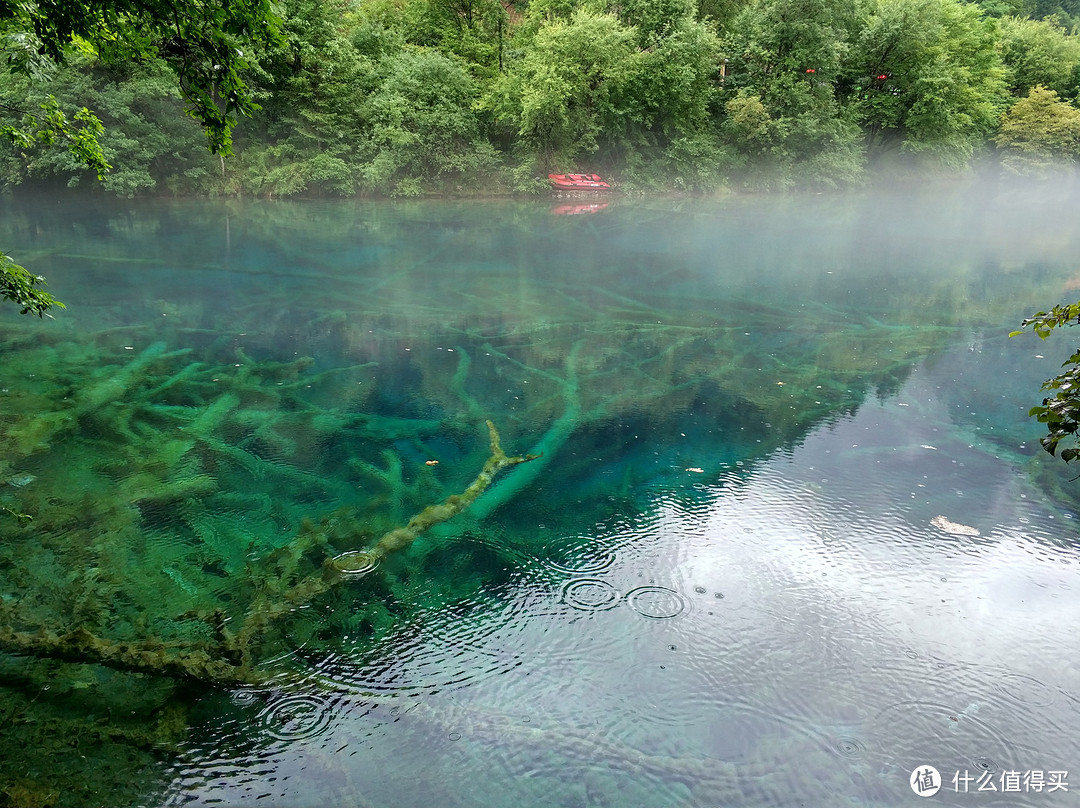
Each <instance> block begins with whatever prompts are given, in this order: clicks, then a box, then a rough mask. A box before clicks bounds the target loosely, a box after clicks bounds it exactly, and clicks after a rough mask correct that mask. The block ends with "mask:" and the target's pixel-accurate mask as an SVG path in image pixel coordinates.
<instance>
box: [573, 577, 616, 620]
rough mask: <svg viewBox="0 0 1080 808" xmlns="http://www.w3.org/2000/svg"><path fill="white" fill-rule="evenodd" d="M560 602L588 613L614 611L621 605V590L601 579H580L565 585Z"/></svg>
mask: <svg viewBox="0 0 1080 808" xmlns="http://www.w3.org/2000/svg"><path fill="white" fill-rule="evenodd" d="M560 600H561V601H562V602H563V603H565V604H566V605H567V606H570V607H571V608H574V609H580V610H582V611H586V612H595V611H602V610H604V609H612V608H614V607H616V606H618V605H619V601H620V600H621V596H620V595H619V590H618V589H616V588H615V587H614V586H612V585H611V584H609V583H608V582H607V581H603V580H601V579H599V578H578V579H576V580H573V581H568V582H567V583H566V584H564V585H563V588H562V592H561V595H560Z"/></svg>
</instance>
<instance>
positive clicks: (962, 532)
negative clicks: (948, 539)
mask: <svg viewBox="0 0 1080 808" xmlns="http://www.w3.org/2000/svg"><path fill="white" fill-rule="evenodd" d="M930 524H932V525H933V526H934V527H936V528H938V529H939V530H944V531H945V532H946V533H951V534H953V535H954V536H978V535H979V530H978V528H974V527H971V525H962V524H960V523H959V522H953V521H952V520H950V519H946V518H945V517H944V516H941V515H938V516H935V517H934V518H933V519H931V520H930Z"/></svg>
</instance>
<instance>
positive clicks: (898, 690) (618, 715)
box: [0, 182, 1080, 808]
mask: <svg viewBox="0 0 1080 808" xmlns="http://www.w3.org/2000/svg"><path fill="white" fill-rule="evenodd" d="M1076 191H1077V189H1076V188H1075V187H1073V186H1072V185H1070V184H1068V183H1062V184H1059V185H1050V184H1043V185H1038V186H1019V185H1009V184H1005V183H992V184H986V185H978V184H976V183H974V182H973V183H970V184H968V185H966V186H950V187H947V188H945V187H934V188H930V187H908V188H901V189H896V190H894V191H890V192H876V193H869V192H868V193H864V194H858V195H843V196H839V195H827V194H821V195H802V196H795V197H786V198H782V199H775V198H764V197H743V198H731V199H723V200H694V199H678V200H643V201H635V202H628V201H623V200H611V201H609V202H608V204H607V205H606V206H600V205H597V209H596V210H594V211H593V212H588V213H587V212H581V213H576V214H574V215H565V214H560V213H556V212H555V210H556V208H557V207H558V206H557V205H556V204H554V203H548V202H546V201H540V200H538V201H526V202H521V201H506V200H502V201H487V202H468V203H457V202H412V203H387V202H333V203H330V202H309V203H265V202H227V203H226V202H194V201H149V202H139V203H138V204H137V205H132V204H130V203H125V202H113V201H102V200H97V199H95V200H94V201H93V203H92V204H88V203H87V202H86V201H85V200H80V199H78V198H75V199H73V200H64V201H59V202H58V201H55V200H47V199H43V198H32V197H20V198H19V199H17V200H4V201H3V203H2V207H3V214H4V215H3V218H2V223H0V235H2V241H0V244H2V245H3V246H4V248H5V249H6V250H7V251H9V252H10V253H12V255H13V257H15V258H16V260H18V261H19V262H20V263H22V264H24V265H26V266H27V267H29V268H31V269H32V270H33V271H35V272H38V273H41V274H43V275H45V276H47V278H48V280H49V284H50V286H49V289H50V291H52V292H53V293H54V294H55V295H56V296H57V297H59V298H60V299H62V300H63V301H64V302H65V303H66V304H67V305H68V309H67V310H66V311H64V312H61V313H59V314H58V316H57V319H56V320H55V321H52V322H50V321H45V322H41V323H39V322H36V321H29V320H27V319H26V318H20V317H19V316H18V315H17V314H15V313H13V312H11V311H5V312H3V313H2V314H0V352H2V353H0V355H2V356H3V362H2V364H0V424H2V426H3V430H2V437H0V504H3V505H5V506H7V507H8V508H10V509H12V510H13V511H16V512H19V513H25V514H27V515H28V516H32V517H33V520H32V521H26V520H22V521H20V520H17V519H15V518H14V517H9V516H7V515H4V518H3V519H2V520H0V602H2V611H0V618H2V623H3V624H4V625H7V626H10V627H12V628H13V629H14V630H16V631H18V632H23V633H33V632H36V631H38V630H39V629H42V628H44V629H47V630H49V631H53V632H64V631H71V630H72V629H74V628H76V627H80V626H82V627H85V628H86V629H87V630H88V631H90V632H91V633H93V634H94V635H95V636H98V637H101V638H104V639H106V640H108V641H110V642H114V643H120V642H128V643H148V642H153V643H158V644H159V645H160V646H161V647H162V648H163V649H165V650H164V653H166V654H170V653H175V652H176V649H178V648H181V647H183V648H201V649H209V651H208V652H210V653H212V652H213V651H214V648H215V647H216V646H215V642H217V643H220V641H221V639H220V636H219V635H215V631H214V629H213V626H214V624H215V623H214V621H215V620H219V619H221V620H224V621H225V625H226V626H228V627H229V629H228V630H229V632H231V633H232V634H234V635H237V634H242V633H243V627H244V626H245V625H248V624H249V621H251V619H252V618H251V615H252V614H253V613H257V612H258V611H259V610H260V609H267V608H269V607H270V606H269V605H270V604H273V603H274V602H275V599H277V601H280V600H281V599H282V598H284V597H292V595H289V593H290V592H295V591H296V590H295V587H296V586H297V582H301V583H302V582H304V581H307V580H309V579H310V576H312V575H317V574H318V572H319V570H320V569H321V568H322V564H323V562H324V560H325V559H326V558H328V557H333V556H336V555H338V554H343V553H352V552H355V551H361V550H364V549H365V548H370V547H371V546H372V545H373V543H374V542H375V541H376V540H377V539H378V537H379V536H381V535H383V534H384V533H386V532H387V531H390V530H392V529H393V528H395V527H398V526H401V525H403V524H405V523H406V522H408V520H409V519H410V517H412V516H413V515H415V514H417V513H419V512H420V511H421V510H423V509H424V508H425V507H426V506H428V505H431V504H433V503H438V502H442V501H444V500H446V499H447V498H448V497H450V496H452V495H454V494H460V493H461V492H463V491H464V490H466V488H467V487H468V486H469V485H470V483H471V482H472V481H473V479H474V478H475V477H476V475H477V473H478V472H479V471H480V469H481V467H482V466H483V464H484V462H485V459H486V458H487V456H488V455H489V454H490V451H491V450H490V447H489V445H488V435H487V431H486V428H485V426H484V422H485V420H487V419H490V420H491V421H492V423H493V424H494V425H495V426H496V428H497V429H498V432H499V434H500V437H501V442H502V446H503V448H504V449H506V451H507V453H508V454H519V453H533V454H537V455H540V457H538V458H537V459H535V460H533V461H531V462H528V463H524V464H521V465H519V466H516V467H514V468H511V469H508V470H507V471H505V472H503V473H502V475H501V476H500V477H499V478H498V479H497V480H496V482H495V483H494V484H493V485H492V486H491V487H490V489H488V490H487V491H486V492H485V493H484V494H482V495H481V496H480V498H479V499H477V501H476V502H475V503H473V505H472V506H470V507H469V508H468V509H467V510H466V511H465V512H464V513H462V514H460V515H458V516H456V517H454V518H453V519H452V520H450V521H447V522H445V523H442V524H438V525H436V526H435V527H433V528H432V529H431V530H430V531H428V532H426V533H425V534H424V535H422V536H421V537H420V538H418V539H417V540H416V541H415V542H413V543H412V544H410V545H409V546H408V547H407V548H405V549H402V550H400V551H399V552H397V553H394V554H391V555H389V556H387V557H386V558H383V559H382V560H381V561H380V562H379V563H378V564H377V565H376V564H372V565H371V566H370V568H368V567H363V568H362V569H361V570H360V572H358V573H357V574H355V575H352V576H351V577H350V578H349V580H346V581H345V582H344V583H342V584H341V585H339V586H335V587H334V588H332V589H330V590H327V591H323V592H320V593H319V594H317V595H315V596H312V597H310V598H308V599H305V600H303V601H299V600H298V601H297V606H296V608H295V609H293V610H291V611H290V610H283V612H282V614H280V615H277V616H275V617H274V618H273V619H271V620H268V621H267V626H266V627H265V628H264V630H263V631H262V632H261V633H259V634H258V641H257V642H254V643H253V644H252V647H251V652H252V654H253V656H254V658H255V667H256V669H257V670H258V671H259V672H260V675H261V677H262V678H261V680H260V682H259V683H258V684H255V685H250V686H234V687H223V688H208V687H205V686H201V685H198V686H194V687H193V686H190V685H187V686H180V685H177V684H176V683H175V682H173V681H172V680H171V679H168V678H166V677H157V676H148V675H145V674H133V673H125V672H119V671H113V670H108V669H106V668H103V667H100V666H94V665H79V664H71V663H60V662H56V661H48V660H43V659H34V658H31V657H28V656H15V655H0V688H2V689H3V696H4V701H5V702H6V703H8V704H10V705H11V708H10V709H11V710H12V716H13V720H12V721H10V722H8V725H7V726H5V727H4V728H3V729H2V730H0V784H2V785H3V789H6V791H7V793H8V794H9V795H10V794H12V793H16V794H18V795H20V799H24V800H25V801H26V802H27V804H33V802H32V799H33V798H34V797H35V795H36V797H37V798H38V800H39V801H40V800H41V799H42V796H43V795H44V797H49V795H53V794H55V795H58V796H53V797H51V799H52V801H53V802H56V803H57V804H64V805H93V804H131V805H168V806H180V805H214V804H228V805H237V804H239V805H242V804H246V803H248V802H251V803H255V802H256V801H258V804H260V805H268V804H269V805H281V806H308V805H345V804H348V805H371V806H387V805H393V806H421V805H440V806H470V807H472V806H492V807H493V808H502V806H519V805H546V806H658V807H659V806H665V807H666V806H694V807H696V806H702V807H704V806H719V805H737V806H790V805H799V804H803V805H807V806H839V805H852V806H880V807H882V808H884V807H885V806H899V805H910V804H911V802H912V800H917V798H916V796H915V794H914V793H913V789H912V786H911V785H910V784H909V779H910V777H911V774H912V772H913V771H914V770H916V768H919V769H923V768H925V767H926V766H933V767H936V769H937V770H938V771H939V772H940V774H941V781H942V782H941V790H940V792H939V793H938V794H937V795H936V796H935V797H933V799H935V800H937V801H939V802H940V803H941V804H945V805H969V804H971V802H972V801H973V800H976V799H977V800H980V801H981V802H980V804H982V803H985V804H987V805H1010V806H1026V805H1069V804H1071V802H1070V800H1071V799H1072V793H1073V792H1074V791H1075V790H1077V789H1080V770H1077V771H1076V772H1072V771H1070V769H1071V768H1076V765H1077V764H1076V761H1078V760H1080V739H1078V737H1077V735H1076V733H1075V731H1074V730H1073V727H1074V726H1075V724H1076V722H1077V719H1078V718H1080V715H1078V713H1080V669H1078V667H1077V664H1076V659H1075V654H1073V653H1072V652H1071V649H1072V645H1073V643H1072V642H1071V639H1070V636H1069V627H1070V626H1073V625H1076V624H1077V622H1078V620H1080V605H1078V604H1077V602H1076V598H1075V597H1074V593H1075V592H1076V591H1077V590H1078V589H1080V574H1078V571H1077V562H1078V556H1077V547H1078V542H1077V540H1078V536H1080V526H1078V524H1077V522H1078V520H1077V518H1076V513H1077V512H1076V510H1075V508H1076V507H1077V504H1076V493H1077V491H1078V490H1080V489H1077V488H1076V485H1078V483H1075V482H1070V481H1069V477H1070V473H1069V472H1070V470H1069V469H1067V468H1065V467H1064V464H1061V463H1060V461H1057V460H1054V459H1053V458H1050V457H1048V456H1045V455H1044V453H1043V452H1041V450H1040V449H1039V446H1038V437H1039V434H1040V433H1039V425H1038V424H1037V423H1034V422H1032V421H1030V420H1029V419H1028V418H1027V417H1026V412H1027V410H1028V408H1029V407H1030V406H1032V405H1033V404H1034V403H1037V402H1038V400H1040V398H1041V394H1040V392H1039V389H1038V388H1039V384H1040V383H1041V381H1042V380H1043V379H1045V378H1048V377H1049V376H1052V375H1053V374H1054V373H1056V371H1057V368H1058V366H1059V365H1060V362H1061V361H1062V360H1063V359H1064V358H1065V357H1066V356H1068V355H1069V353H1071V352H1072V349H1073V347H1074V346H1073V343H1072V342H1071V340H1070V336H1069V334H1068V333H1062V334H1060V335H1057V336H1055V337H1053V338H1051V339H1050V340H1049V341H1047V342H1042V341H1039V340H1038V339H1037V338H1035V337H1034V336H1032V335H1023V336H1020V337H1016V338H1013V339H1009V338H1008V336H1007V335H1008V333H1009V331H1011V330H1014V329H1015V328H1017V327H1018V325H1019V322H1020V321H1021V320H1022V319H1023V318H1024V317H1025V316H1027V315H1029V314H1031V313H1033V312H1035V311H1037V310H1039V309H1045V308H1048V307H1050V306H1052V305H1053V304H1054V303H1057V302H1064V301H1069V300H1072V299H1073V298H1074V297H1077V296H1080V261H1078V259H1077V256H1078V255H1080V250H1078V247H1080V234H1078V233H1077V231H1076V230H1075V228H1074V227H1073V226H1072V220H1073V218H1074V217H1073V215H1072V212H1073V211H1075V209H1076V202H1077V200H1078V195H1077V192H1076ZM361 573H362V574H361ZM290 587H292V588H290ZM214 615H217V616H218V617H214ZM71 738H78V739H80V740H79V742H78V743H76V744H72V743H70V739H71ZM1013 772H1015V773H1016V776H1015V777H1014V776H1013V774H1012V773H1013ZM1051 772H1066V773H1067V774H1066V775H1065V776H1064V777H1063V776H1062V775H1060V774H1054V775H1051ZM1036 774H1038V776H1041V777H1043V779H1044V781H1046V782H1050V781H1051V780H1054V781H1056V782H1058V783H1059V786H1058V787H1057V788H1053V789H1051V788H1050V787H1049V786H1044V787H1043V788H1042V790H1041V791H1036V790H1035V789H1034V787H1033V785H1032V784H1033V783H1037V782H1038V779H1037V777H1036ZM954 775H955V776H956V781H955V782H956V785H954V781H953V778H954ZM1025 775H1026V779H1025V777H1024V776H1025ZM965 776H969V777H970V778H971V779H970V780H968V781H965V780H964V777H965ZM1062 779H1064V780H1065V781H1066V782H1068V780H1069V779H1073V780H1076V785H1075V786H1073V785H1072V784H1071V783H1070V784H1069V785H1068V786H1067V788H1068V790H1066V789H1065V788H1063V787H1061V785H1060V781H1061V780H1062ZM988 783H989V784H992V785H993V786H994V787H995V791H994V793H992V794H991V793H989V788H988V786H987V784H988ZM1014 784H1015V785H1016V786H1017V787H1016V788H1012V786H1013V785H1014ZM980 785H981V786H982V787H983V793H981V794H980V793H977V792H978V789H979V787H980ZM965 787H966V789H967V793H964V789H965ZM3 789H0V790H3ZM958 792H959V793H958ZM9 800H10V801H11V802H12V803H13V804H14V798H10V797H9Z"/></svg>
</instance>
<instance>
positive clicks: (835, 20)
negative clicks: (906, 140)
mask: <svg viewBox="0 0 1080 808" xmlns="http://www.w3.org/2000/svg"><path fill="white" fill-rule="evenodd" d="M858 11H859V10H858V6H857V5H856V4H853V3H850V2H847V0H825V1H824V2H814V1H813V0H758V2H756V3H754V4H752V5H750V6H748V7H746V8H745V9H744V10H743V11H742V12H741V13H740V14H739V15H738V16H737V17H736V18H735V19H734V20H733V21H732V22H731V25H730V26H729V28H728V32H727V36H726V37H725V40H724V46H725V50H726V51H727V52H728V53H729V54H730V72H729V75H728V77H727V79H726V82H725V93H726V98H725V109H726V110H727V112H728V114H729V115H733V116H735V118H736V120H734V121H732V120H729V121H725V122H724V125H723V131H724V132H725V133H726V134H727V135H728V137H729V139H730V140H731V142H732V146H733V147H734V148H735V149H737V150H738V151H739V152H740V153H741V154H742V155H743V157H744V158H747V159H748V160H753V161H754V162H753V165H758V164H760V161H761V160H765V162H766V163H768V164H769V166H767V167H766V170H765V172H764V173H761V172H758V173H756V174H754V175H753V179H752V181H753V182H754V184H758V185H761V184H769V185H771V184H781V185H782V184H787V183H790V182H791V181H793V180H794V178H795V177H796V176H799V175H801V176H802V177H803V178H804V179H806V180H809V181H811V182H819V183H827V184H836V183H845V182H852V181H855V180H856V179H857V178H858V177H859V176H860V175H861V170H862V153H861V149H860V147H859V143H858V130H857V129H856V127H855V126H854V125H853V123H852V120H851V118H850V116H848V115H846V114H845V110H844V109H843V108H842V107H841V106H840V104H839V103H838V100H837V96H836V92H835V81H836V78H837V76H838V75H839V73H840V71H841V67H842V65H843V62H844V59H845V57H846V55H847V53H848V51H849V49H850V41H851V38H852V36H853V35H854V32H855V30H856V28H857V26H858V23H859V13H858ZM747 125H749V126H750V128H749V130H748V129H746V127H747ZM747 131H752V132H753V138H752V139H751V140H748V141H744V140H742V134H743V133H744V132H747Z"/></svg>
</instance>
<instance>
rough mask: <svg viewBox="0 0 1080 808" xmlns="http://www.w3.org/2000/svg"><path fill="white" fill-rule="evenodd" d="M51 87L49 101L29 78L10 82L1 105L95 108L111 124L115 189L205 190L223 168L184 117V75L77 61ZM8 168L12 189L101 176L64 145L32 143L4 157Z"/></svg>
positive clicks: (1, 86) (108, 155) (157, 63)
mask: <svg viewBox="0 0 1080 808" xmlns="http://www.w3.org/2000/svg"><path fill="white" fill-rule="evenodd" d="M47 89H48V91H49V93H48V95H43V93H42V89H41V88H40V86H39V85H37V84H35V83H33V82H30V81H29V80H28V79H26V78H22V79H21V80H20V78H19V77H9V78H8V80H7V81H6V82H3V83H0V104H5V105H12V104H17V103H25V102H27V101H29V102H30V103H32V104H40V103H46V102H47V100H48V99H49V98H53V99H55V100H56V102H57V103H58V104H59V105H60V107H61V108H67V107H73V106H76V105H77V104H80V103H85V104H88V105H89V106H90V107H92V108H93V109H94V110H95V111H96V113H97V116H99V117H100V120H101V122H102V123H103V125H104V129H103V131H102V132H101V134H100V136H99V137H98V145H99V147H100V154H101V157H102V158H103V159H104V160H105V161H106V162H107V163H108V164H109V165H110V166H111V170H109V171H108V172H103V173H102V175H101V176H100V177H99V179H100V180H101V184H102V187H103V188H104V189H105V190H107V191H110V192H112V193H115V194H117V195H120V196H128V197H130V196H133V195H134V194H136V193H140V192H144V191H153V190H161V189H168V190H170V191H173V192H179V191H184V192H191V191H195V190H199V189H201V188H202V187H203V185H202V181H203V178H204V177H206V176H207V175H208V174H209V173H211V172H212V171H213V170H214V168H215V167H216V164H217V163H218V159H217V158H215V157H213V156H212V155H210V154H209V152H208V151H207V150H206V149H205V148H203V143H204V142H205V137H204V135H203V134H202V131H201V129H200V127H199V126H198V124H197V123H195V122H194V121H192V120H191V119H189V118H188V117H186V116H185V115H184V114H183V102H182V100H181V98H180V91H179V89H178V88H177V83H176V75H175V73H173V71H172V70H171V69H170V68H169V67H168V65H166V64H165V63H164V62H163V61H161V60H149V61H145V62H136V63H131V64H129V65H117V66H109V65H103V64H101V63H100V61H98V60H97V59H96V58H95V57H93V56H88V55H76V56H73V57H71V58H69V60H68V63H67V64H66V65H64V66H62V67H59V68H57V69H56V70H54V71H53V75H52V78H51V80H50V81H49V83H48V86H47ZM0 166H2V171H3V174H2V176H3V177H4V179H5V180H6V181H7V182H8V183H9V184H18V183H19V182H21V181H22V180H23V179H25V178H31V179H38V178H49V177H56V178H60V179H63V180H65V181H66V182H67V184H68V185H76V184H78V183H79V182H80V181H81V180H82V179H83V178H84V177H89V176H93V163H92V162H90V161H88V160H86V159H85V157H84V156H83V155H81V154H79V153H78V152H77V151H74V150H71V149H69V148H64V147H63V146H62V145H61V143H60V142H55V143H48V142H44V143H42V142H35V143H32V144H26V145H24V146H23V147H22V148H20V149H19V151H18V153H12V154H9V155H4V156H3V157H0Z"/></svg>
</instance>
